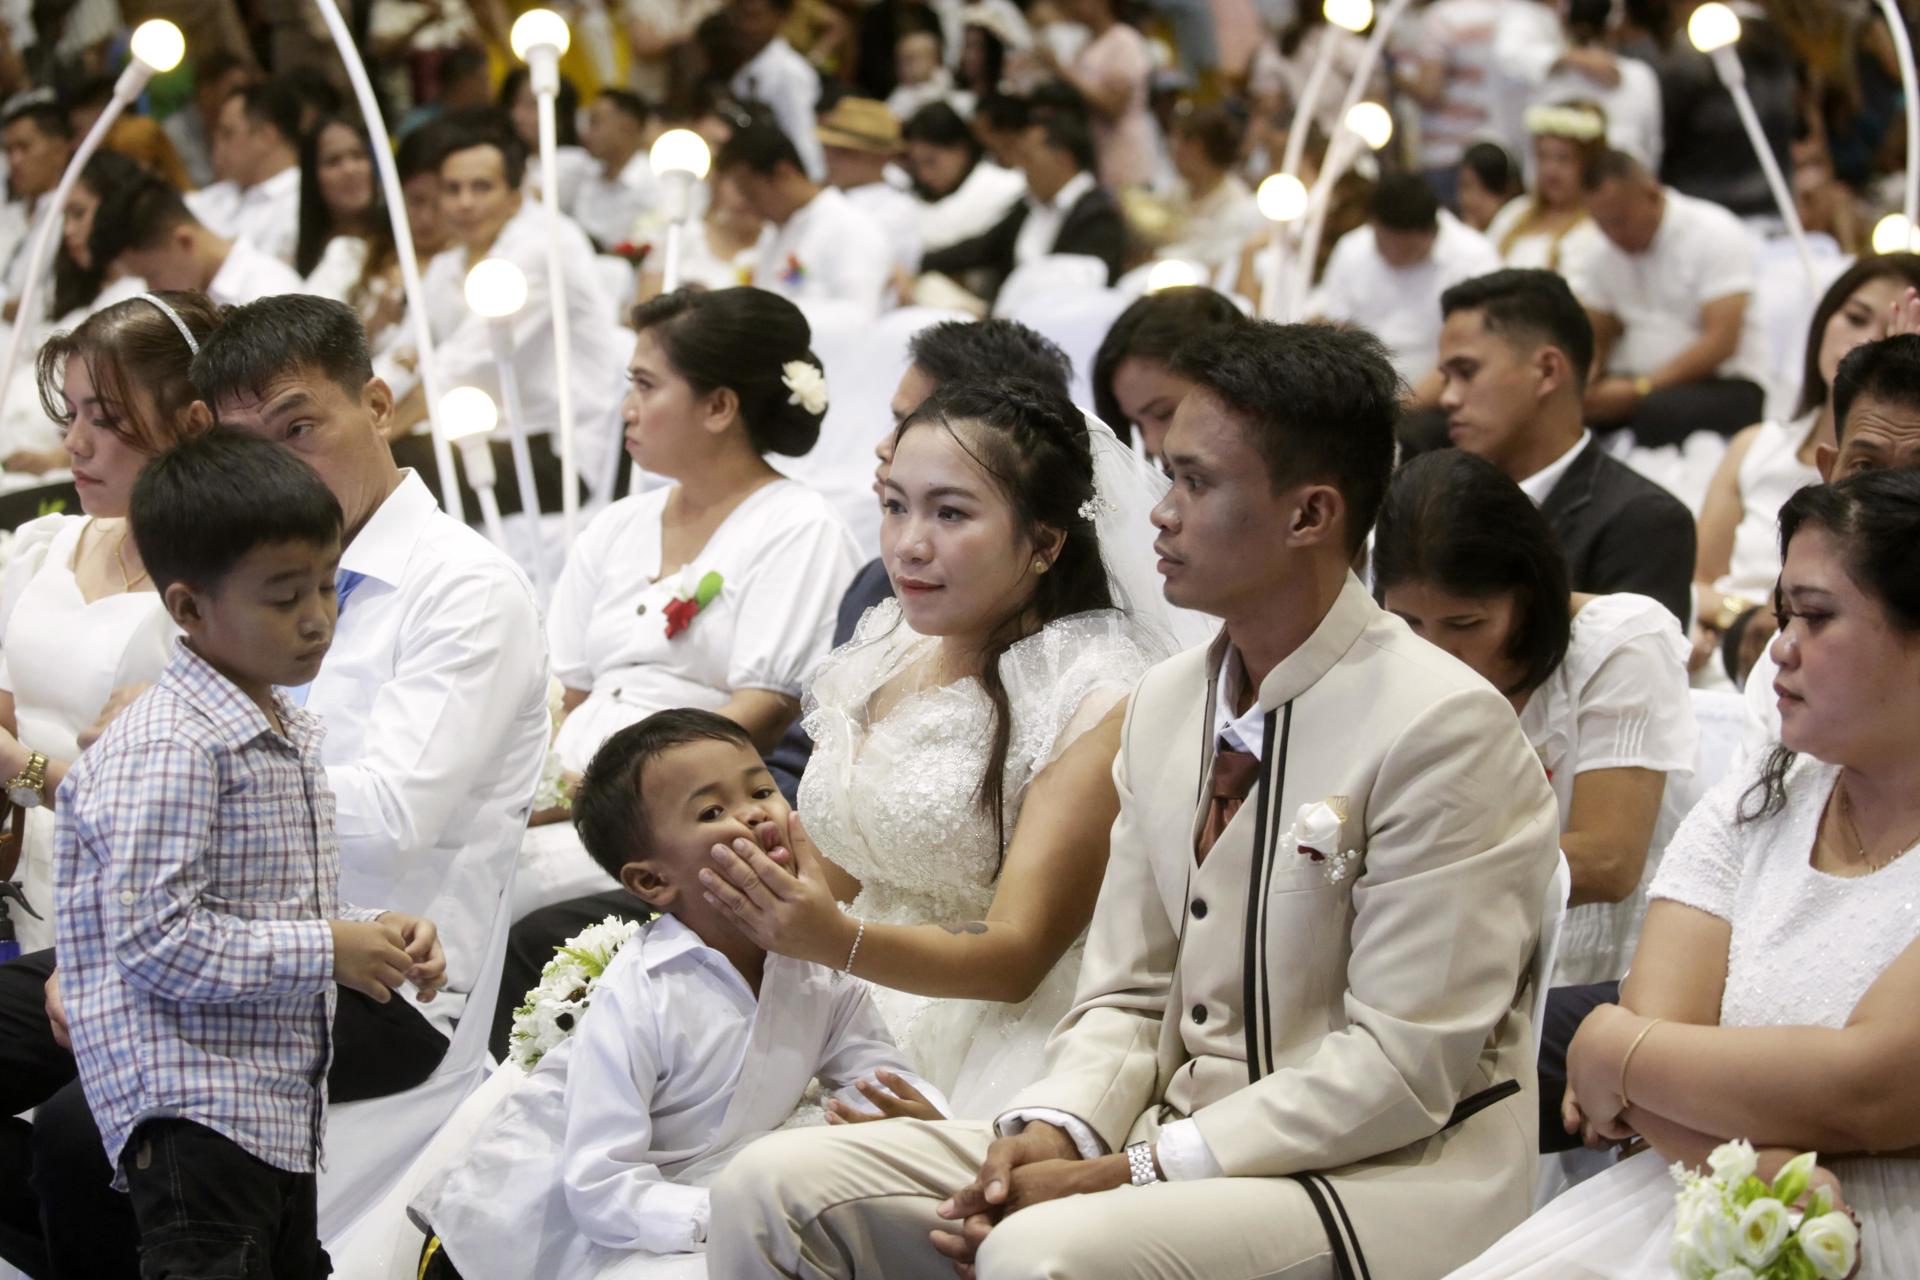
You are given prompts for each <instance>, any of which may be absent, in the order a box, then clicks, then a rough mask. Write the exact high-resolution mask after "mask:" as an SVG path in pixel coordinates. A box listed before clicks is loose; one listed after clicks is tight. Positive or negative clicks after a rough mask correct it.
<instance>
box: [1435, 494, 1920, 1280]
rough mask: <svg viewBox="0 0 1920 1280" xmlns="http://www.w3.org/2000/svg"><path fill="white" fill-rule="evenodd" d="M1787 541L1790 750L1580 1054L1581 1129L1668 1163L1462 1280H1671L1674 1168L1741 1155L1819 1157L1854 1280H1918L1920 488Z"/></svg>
mask: <svg viewBox="0 0 1920 1280" xmlns="http://www.w3.org/2000/svg"><path fill="white" fill-rule="evenodd" d="M1780 530H1781V542H1782V543H1783V545H1784V546H1785V548H1786V550H1785V555H1784V560H1785V568H1784V569H1783V570H1782V572H1781V577H1780V600H1781V608H1782V612H1783V617H1784V619H1785V625H1784V629H1783V630H1782V631H1781V633H1780V635H1779V636H1777V637H1776V638H1775V639H1774V641H1773V654H1774V658H1775V660H1776V661H1777V663H1778V665H1779V676H1778V680H1777V685H1776V688H1777V694H1778V701H1779V705H1780V714H1781V719H1780V745H1779V746H1777V747H1776V748H1774V749H1773V750H1772V751H1771V752H1770V753H1768V754H1766V755H1765V756H1763V757H1762V759H1761V760H1759V761H1755V762H1751V763H1749V764H1748V765H1747V766H1746V767H1743V768H1742V769H1740V770H1738V771H1736V772H1735V773H1732V774H1730V775H1729V776H1728V777H1727V778H1726V779H1725V780H1724V781H1723V782H1721V783H1720V784H1719V785H1718V786H1717V787H1715V788H1714V789H1713V790H1712V791H1710V792H1709V793H1708V794H1707V797H1706V798H1705V799H1704V800H1702V801H1701V802H1700V804H1699V806H1698V807H1696V808H1695V809H1694V811H1693V812H1692V813H1691V814H1690V815H1688V817H1687V820H1686V822H1685V823H1683V824H1682V825H1681V828H1680V831H1679V833H1678V834H1677V835H1676V836H1675V837H1674V840H1673V844H1672V846H1671V847H1670V848H1669V849H1668V851H1667V856H1666V860H1665V862H1664V863H1663V864H1662V866H1661V869H1660V874H1659V876H1658V877H1657V878H1656V879H1655V881H1654V885H1653V891H1652V896H1653V899H1654V901H1653V904H1652V906H1651V907H1650V908H1649V909H1648V911H1647V923H1646V929H1645V931H1644V933H1643V934H1642V935H1641V939H1640V947H1639V950H1638V952H1637V953H1636V954H1635V956H1634V962H1633V971H1632V973H1631V975H1630V976H1629V977H1628V978H1627V981H1626V983H1625V984H1624V985H1623V987H1622V988H1621V991H1620V1003H1619V1004H1617V1005H1615V1004H1606V1005H1601V1006H1600V1007H1599V1008H1597V1009H1596V1010H1595V1011H1594V1012H1593V1013H1592V1014H1591V1015H1590V1016H1589V1017H1588V1018H1587V1019H1586V1021H1585V1022H1583V1023H1582V1024H1581V1026H1580V1031H1579V1034H1578V1035H1577V1036H1576V1037H1575V1038H1574V1041H1573V1046H1572V1049H1571V1051H1570V1053H1569V1057H1568V1065H1569V1068H1570V1076H1571V1087H1570V1090H1569V1094H1568V1097H1567V1099H1566V1103H1565V1116H1566V1124H1567V1127H1568V1128H1569V1129H1573V1130H1578V1131H1581V1132H1583V1133H1586V1134H1588V1135H1590V1136H1591V1137H1592V1138H1593V1139H1594V1140H1595V1141H1596V1142H1608V1143H1612V1142H1619V1141H1622V1140H1625V1139H1628V1138H1632V1137H1636V1136H1637V1137H1639V1138H1642V1139H1644V1140H1645V1141H1646V1142H1647V1143H1648V1144H1649V1145H1650V1146H1651V1147H1652V1150H1649V1151H1644V1152H1642V1153H1641V1154H1639V1155H1636V1156H1633V1157H1631V1158H1630V1159H1627V1160H1625V1161H1622V1162H1621V1163H1620V1164H1617V1165H1615V1166H1614V1167H1612V1168H1610V1169H1608V1170H1607V1171H1606V1172H1604V1173H1601V1174H1599V1175H1597V1176H1596V1177H1594V1178H1592V1179H1590V1180H1589V1181H1587V1182H1586V1183H1584V1184H1582V1185H1581V1186H1578V1187H1575V1188H1574V1189H1573V1190H1571V1191H1569V1192H1567V1193H1565V1194H1564V1195H1562V1196H1561V1197H1560V1198H1559V1199H1557V1200H1555V1201H1553V1202H1552V1203H1551V1204H1549V1205H1547V1206H1546V1207H1545V1208H1544V1209H1542V1210H1541V1211H1540V1212H1539V1213H1538V1214H1536V1215H1535V1216H1534V1217H1533V1218H1532V1219H1531V1220H1529V1221H1528V1222H1526V1223H1524V1224H1522V1225H1521V1226H1520V1227H1518V1228H1517V1229H1515V1230H1514V1231H1513V1232H1512V1233H1511V1234H1510V1235H1509V1236H1507V1237H1506V1238H1505V1239H1503V1240H1501V1241H1500V1242H1499V1243H1498V1244H1497V1245H1495V1246H1494V1247H1493V1248H1492V1249H1491V1250H1489V1251H1488V1252H1487V1253H1486V1255H1485V1256H1483V1257H1481V1258H1480V1259H1478V1260H1477V1261H1475V1262H1473V1263H1472V1264H1470V1265H1468V1266H1465V1267H1462V1268H1461V1269H1460V1270H1459V1271H1457V1272H1455V1273H1454V1274H1455V1275H1456V1276H1457V1277H1459V1280H1468V1278H1470V1277H1471V1278H1473V1280H1480V1278H1486V1280H1495V1278H1501V1280H1505V1278H1508V1277H1523V1276H1526V1277H1541V1278H1542V1280H1545V1278H1546V1277H1555V1278H1556V1280H1557V1278H1558V1277H1564V1276H1571V1275H1605V1276H1612V1277H1622V1278H1625V1280H1635V1278H1638V1277H1646V1278H1648V1280H1651V1278H1652V1277H1665V1276H1669V1275H1672V1274H1673V1270H1672V1266H1673V1264H1672V1262H1671V1260H1670V1259H1671V1252H1672V1249H1673V1245H1674V1234H1675V1233H1674V1206H1675V1187H1674V1184H1673V1180H1672V1179H1671V1178H1670V1177H1669V1176H1668V1172H1667V1166H1668V1164H1669V1163H1675V1162H1677V1163H1679V1164H1683V1165H1689V1166H1695V1167H1698V1166H1702V1165H1704V1164H1705V1161H1706V1157H1707V1154H1708V1153H1709V1152H1710V1151H1711V1150H1713V1148H1714V1147H1715V1146H1717V1145H1718V1144H1720V1143H1722V1142H1725V1141H1728V1140H1731V1139H1734V1138H1744V1139H1746V1140H1748V1141H1750V1142H1751V1143H1752V1144H1753V1146H1754V1147H1755V1148H1756V1149H1757V1154H1758V1165H1757V1169H1756V1172H1757V1173H1758V1175H1759V1176H1760V1177H1761V1178H1763V1179H1768V1180H1771V1179H1772V1178H1773V1177H1774V1175H1775V1174H1776V1173H1778V1171H1779V1169H1780V1166H1781V1165H1782V1164H1783V1163H1784V1162H1785V1161H1786V1160H1787V1159H1788V1158H1790V1157H1792V1156H1793V1155H1796V1154H1798V1153H1800V1152H1804V1151H1818V1152H1819V1153H1820V1163H1821V1165H1822V1166H1823V1177H1822V1179H1821V1181H1822V1183H1823V1184H1824V1185H1825V1186H1826V1188H1827V1189H1828V1190H1829V1191H1830V1192H1831V1193H1833V1194H1834V1195H1835V1196H1836V1197H1837V1199H1838V1201H1839V1203H1840V1205H1841V1206H1842V1207H1843V1208H1847V1209H1851V1211H1852V1212H1853V1213H1854V1214H1856V1215H1857V1217H1858V1220H1859V1224H1860V1237H1861V1239H1860V1269H1859V1271H1858V1272H1857V1274H1858V1275H1859V1276H1861V1277H1863V1280H1894V1278H1895V1277H1905V1276H1912V1275H1920V1223H1916V1221H1915V1219H1914V1213H1913V1208H1914V1205H1915V1204H1920V1159H1916V1158H1915V1156H1914V1154H1913V1152H1914V1150H1915V1149H1916V1148H1920V1076H1916V1074H1915V1073H1914V1071H1913V1069H1912V1064H1913V1053H1914V1047H1915V1044H1914V1042H1915V1021H1914V1017H1913V1009H1914V1004H1915V1001H1916V1000H1920V913H1916V912H1915V911H1914V909H1913V904H1914V902H1915V901H1916V899H1920V857H1916V856H1915V855H1914V854H1913V847H1914V843H1915V840H1914V832H1915V831H1917V830H1920V581H1916V578H1915V574H1914V568H1913V555H1912V549H1913V547H1914V545H1915V543H1916V540H1920V473H1916V472H1914V471H1912V470H1899V471H1885V472H1879V473H1876V474H1872V475H1863V476H1856V477H1854V478H1852V479H1849V480H1844V481H1841V482H1840V483H1838V484H1836V485H1834V486H1832V487H1831V488H1829V487H1825V486H1815V487H1810V488H1806V489H1802V490H1800V492H1798V493H1797V494H1795V495H1794V496H1793V497H1792V498H1791V499H1789V500H1788V502H1787V504H1786V506H1785V507H1784V508H1783V509H1782V510H1781V513H1780ZM1828 1274H1836V1275H1837V1274H1839V1272H1838V1271H1833V1272H1829V1273H1828Z"/></svg>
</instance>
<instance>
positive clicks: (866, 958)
mask: <svg viewBox="0 0 1920 1280" xmlns="http://www.w3.org/2000/svg"><path fill="white" fill-rule="evenodd" d="M1098 512H1099V507H1098V506H1097V502H1096V499H1095V497H1094V485H1093V461H1092V454H1091V447H1090V443H1089V429H1088V427H1087V425H1086V423H1085V420H1084V418H1083V416H1082V415H1081V414H1080V413H1079V411H1078V410H1076V409H1075V408H1074V407H1073V406H1072V405H1071V404H1070V403H1068V402H1067V401H1066V399H1065V398H1064V397H1063V396H1061V395H1060V394H1059V393H1058V392H1057V391H1049V390H1046V389H1043V388H1041V387H1039V386H1038V385H1034V384H1021V383H1017V382H1016V383H1011V384H1008V383H1001V384H995V385H993V386H985V385H969V384H966V383H960V384H955V385H949V386H946V387H943V388H942V389H941V390H940V391H939V392H937V393H936V394H935V395H934V397H933V399H931V400H930V401H928V402H927V403H926V404H925V405H924V406H922V407H921V408H920V409H919V410H917V411H916V412H915V413H914V414H913V416H911V417H910V418H908V419H907V421H906V423H905V424H904V425H903V426H902V427H901V428H900V431H899V434H898V435H897V436H896V449H895V452H894V458H893V463H892V466H891V468H890V471H889V474H888V476H887V480H886V484H885V496H884V498H883V516H882V526H881V548H882V558H883V560H884V562H885V564H886V566H887V571H888V574H889V576H890V577H891V578H892V580H893V585H894V589H895V592H896V594H897V596H898V599H897V600H896V601H889V602H887V603H885V604H882V605H879V606H876V607H875V608H874V609H872V610H871V611H869V612H868V614H867V615H866V617H865V618H864V619H863V620H862V622H861V624H860V627H859V630H858V631H857V632H856V633H855V636H854V638H853V640H852V641H851V642H849V643H848V644H846V645H844V646H842V647H841V648H840V649H838V650H836V651H835V652H834V653H833V655H832V656H831V657H830V658H829V659H828V660H827V662H826V663H825V664H824V665H823V666H822V667H821V669H820V670H819V672H818V673H817V675H816V676H815V678H814V682H813V685H812V687H811V689H810V691H809V693H808V697H807V702H806V721H805V723H806V728H807V731H808V732H809V734H811V736H812V737H813V740H814V750H813V756H812V758H811V760H810V761H809V763H808V766H807V772H806V776H805V777H804V778H803V779H802V781H801V785H800V811H801V813H802V814H803V815H805V822H806V833H807V834H808V835H809V836H810V837H811V840H812V843H813V844H814V845H816V846H817V849H818V857H820V858H821V859H824V865H820V864H816V863H814V862H813V861H812V860H811V859H809V858H808V857H807V856H806V855H807V853H808V849H807V848H806V847H805V845H804V844H803V845H802V847H801V849H800V851H799V852H800V855H801V856H800V860H799V864H800V868H801V874H800V876H799V877H798V878H795V877H793V876H790V875H788V874H787V873H786V872H785V871H784V870H783V869H781V868H779V867H775V866H773V865H772V864H771V863H769V862H767V861H766V859H765V858H764V857H763V856H761V855H758V854H757V853H755V852H754V851H752V850H748V851H746V852H747V853H748V855H749V857H750V860H751V863H752V865H751V866H749V865H748V862H745V861H741V860H740V859H738V858H728V857H724V856H723V857H721V858H720V861H719V864H718V865H717V867H716V870H715V871H714V872H712V873H709V875H708V877H707V878H708V879H709V880H710V884H709V890H710V892H712V893H713V894H714V895H715V896H716V898H717V900H719V901H720V902H722V903H724V904H726V905H728V906H731V907H734V908H735V909H736V910H738V911H739V913H740V918H741V923H742V925H743V927H744V928H746V929H747V931H748V932H749V933H750V934H751V935H752V936H753V937H755V938H756V939H757V940H758V941H760V942H762V943H763V944H764V945H766V946H767V947H768V948H769V949H771V950H774V951H778V952H782V953H784V954H789V955H796V956H800V957H803V958H805V959H810V960H816V961H818V962H820V963H824V964H829V965H831V966H833V967H835V968H850V969H851V971H852V972H853V973H855V974H858V975H859V976H861V977H865V978H868V979H870V980H871V981H872V982H873V983H874V984H875V986H876V987H880V988H891V990H882V991H880V992H879V993H878V995H879V997H880V1005H881V1011H882V1013H883V1014H885V1015H886V1017H887V1019H888V1022H889V1023H890V1026H891V1030H892V1031H893V1033H894V1034H895V1036H896V1038H897V1039H898V1040H899V1042H900V1044H901V1047H902V1048H904V1049H905V1050H906V1051H907V1053H908V1055H909V1056H910V1057H911V1058H912V1059H913V1061H914V1063H915V1066H916V1068H917V1069H918V1070H919V1071H920V1073H921V1074H922V1075H924V1076H926V1077H927V1078H928V1079H930V1080H932V1081H933V1083H934V1084H936V1085H938V1086H940V1087H941V1088H942V1089H943V1090H945V1091H946V1092H947V1095H948V1097H949V1098H950V1099H951V1100H952V1102H953V1103H954V1107H955V1111H956V1113H957V1114H959V1115H964V1116H974V1117H979V1116H986V1115H991V1114H993V1111H994V1109H995V1108H996V1107H997V1105H998V1104H999V1103H1000V1102H1001V1101H1003V1100H1004V1099H1005V1098H1007V1097H1008V1096H1010V1094H1011V1093H1012V1092H1013V1091H1014V1090H1015V1089H1017V1088H1018V1087H1020V1086H1021V1085H1023V1084H1025V1083H1028V1082H1029V1081H1030V1080H1031V1079H1033V1078H1034V1077H1035V1076H1037V1074H1038V1072H1039V1069H1040V1066H1041V1050H1042V1046H1043V1044H1044V1042H1045V1039H1046V1036H1047V1034H1048V1032H1050V1031H1051V1030H1052V1027H1053V1024H1054V1023H1055V1022H1056V1021H1057V1020H1058V1019H1059V1017H1060V1016H1061V1015H1062V1014H1063V1013H1064V1012H1065V1011H1066V1008H1067V1006H1068V1003H1069V1002H1070V1000H1071V997H1072V994H1073V984H1074V980H1075V977H1076V975H1077V972H1078V969H1079V952H1078V949H1077V940H1078V939H1079V938H1080V936H1081V934H1082V932H1083V931H1084V929H1085V928H1086V924H1087V920H1088V918H1089V917H1090V916H1091V915H1092V912H1093V903H1094V898H1095V895H1096V894H1097V892H1098V890H1099V887H1100V881H1101V878H1102V876H1103V874H1104V871H1105V867H1106V858H1107V832H1108V828H1109V827H1110V826H1111V825H1112V822H1113V818H1114V814H1115V812H1116V809H1117V800H1116V798H1115V795H1114V790H1113V781H1112V775H1111V768H1112V763H1113V756H1114V751H1115V748H1116V746H1117V742H1118V731H1119V725H1120V720H1121V716H1122V709H1123V704H1124V703H1125V701H1126V697H1127V694H1128V692H1129V691H1130V690H1131V688H1132V686H1133V684H1134V682H1135V681H1136V680H1137V679H1138V678H1139V677H1140V676H1141V675H1142V674H1143V673H1144V672H1145V671H1146V669H1147V667H1148V666H1149V665H1151V663H1152V662H1153V661H1154V660H1156V658H1158V657H1159V656H1160V655H1161V652H1162V649H1161V646H1159V645H1158V644H1156V643H1155V641H1154V640H1153V639H1152V638H1151V637H1150V635H1149V633H1148V632H1147V631H1146V630H1144V629H1143V628H1142V627H1141V626H1140V625H1138V624H1137V623H1136V622H1135V621H1134V620H1133V619H1132V618H1131V617H1130V616H1129V615H1128V614H1127V613H1126V612H1124V611H1123V610H1120V609H1116V608H1115V607H1114V605H1115V603H1116V602H1115V599H1114V592H1113V590H1112V588H1111V587H1110V585H1109V577H1108V572H1107V569H1106V566H1105V564H1104V563H1103V560H1102V555H1101V547H1102V544H1101V542H1100V541H1099V540H1098V539H1097V538H1096V535H1095V531H1094V523H1095V521H1094V516H1095V515H1096V514H1098ZM718 852H719V853H721V854H724V851H718ZM822 873H824V874H822ZM762 881H764V882H765V883H764V884H762V883H760V882H762ZM836 897H838V898H839V899H841V900H849V899H850V900H851V906H850V907H849V909H848V910H847V911H846V912H844V913H843V912H842V911H841V910H840V907H839V904H838V903H837V902H836V901H835V898H836Z"/></svg>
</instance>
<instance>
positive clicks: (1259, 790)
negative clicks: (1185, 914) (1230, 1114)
mask: <svg viewBox="0 0 1920 1280" xmlns="http://www.w3.org/2000/svg"><path fill="white" fill-rule="evenodd" d="M1273 719H1274V713H1273V712H1271V711H1269V712H1267V718H1266V721H1265V723H1264V725H1263V726H1262V730H1261V736H1260V780H1259V782H1258V783H1256V784H1255V786H1254V789H1253V857H1252V858H1251V859H1250V860H1249V861H1248V864H1247V876H1248V882H1247V923H1246V946H1245V948H1244V950H1245V955H1244V957H1243V958H1242V960H1241V964H1242V967H1243V972H1242V974H1241V977H1240V983H1241V992H1240V1011H1241V1021H1242V1022H1243V1023H1244V1024H1245V1025H1244V1028H1243V1033H1244V1037H1245V1040H1246V1054H1247V1083H1248V1084H1252V1083H1253V1082H1254V1081H1256V1080H1258V1079H1259V1078H1260V1077H1261V1075H1262V1074H1263V1072H1262V1069H1261V1061H1262V1059H1263V1058H1264V1057H1265V1055H1264V1054H1262V1053H1261V1048H1262V1036H1261V1029H1260V987H1261V982H1260V969H1259V961H1260V945H1259V941H1260V917H1261V910H1260V909H1261V907H1262V906H1263V905H1264V903H1263V902H1262V899H1263V898H1264V897H1265V895H1264V894H1262V893H1261V892H1260V889H1261V886H1262V885H1263V884H1265V883H1266V874H1265V873H1266V861H1267V807H1268V801H1269V800H1270V799H1271V798H1272V792H1273V789H1272V788H1271V787H1269V786H1268V785H1267V775H1268V774H1269V772H1270V771H1271V770H1272V767H1273ZM1218 767H1219V766H1218V765H1217V764H1216V765H1215V768H1218Z"/></svg>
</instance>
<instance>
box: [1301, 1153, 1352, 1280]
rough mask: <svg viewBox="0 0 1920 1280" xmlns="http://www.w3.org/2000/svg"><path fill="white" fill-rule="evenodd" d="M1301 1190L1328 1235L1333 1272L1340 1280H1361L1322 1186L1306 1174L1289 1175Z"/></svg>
mask: <svg viewBox="0 0 1920 1280" xmlns="http://www.w3.org/2000/svg"><path fill="white" fill-rule="evenodd" d="M1288 1176H1289V1177H1291V1178H1292V1179H1293V1180H1294V1181H1295V1182H1297V1183H1299V1184H1300V1189H1301V1190H1302V1191H1304V1192H1306V1193H1307V1199H1308V1200H1311V1201H1312V1202H1313V1211H1314V1212H1315V1213H1317V1214H1319V1215H1320V1229H1321V1230H1322V1231H1325V1232H1326V1233H1327V1248H1328V1249H1330V1250H1331V1251H1332V1253H1333V1270H1334V1274H1335V1275H1336V1276H1337V1277H1338V1278H1339V1280H1360V1273H1359V1272H1357V1271H1355V1270H1354V1269H1353V1259H1352V1258H1351V1257H1350V1256H1348V1253H1347V1241H1346V1237H1345V1236H1343V1235H1341V1233H1340V1224H1339V1223H1338V1222H1336V1221H1335V1220H1334V1216H1333V1209H1332V1208H1331V1207H1330V1206H1329V1205H1328V1203H1327V1195H1326V1193H1325V1192H1323V1191H1322V1190H1321V1187H1320V1184H1319V1183H1318V1182H1317V1181H1316V1180H1315V1179H1313V1178H1312V1177H1309V1176H1308V1175H1306V1174H1304V1173H1295V1174H1289V1175H1288Z"/></svg>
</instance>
